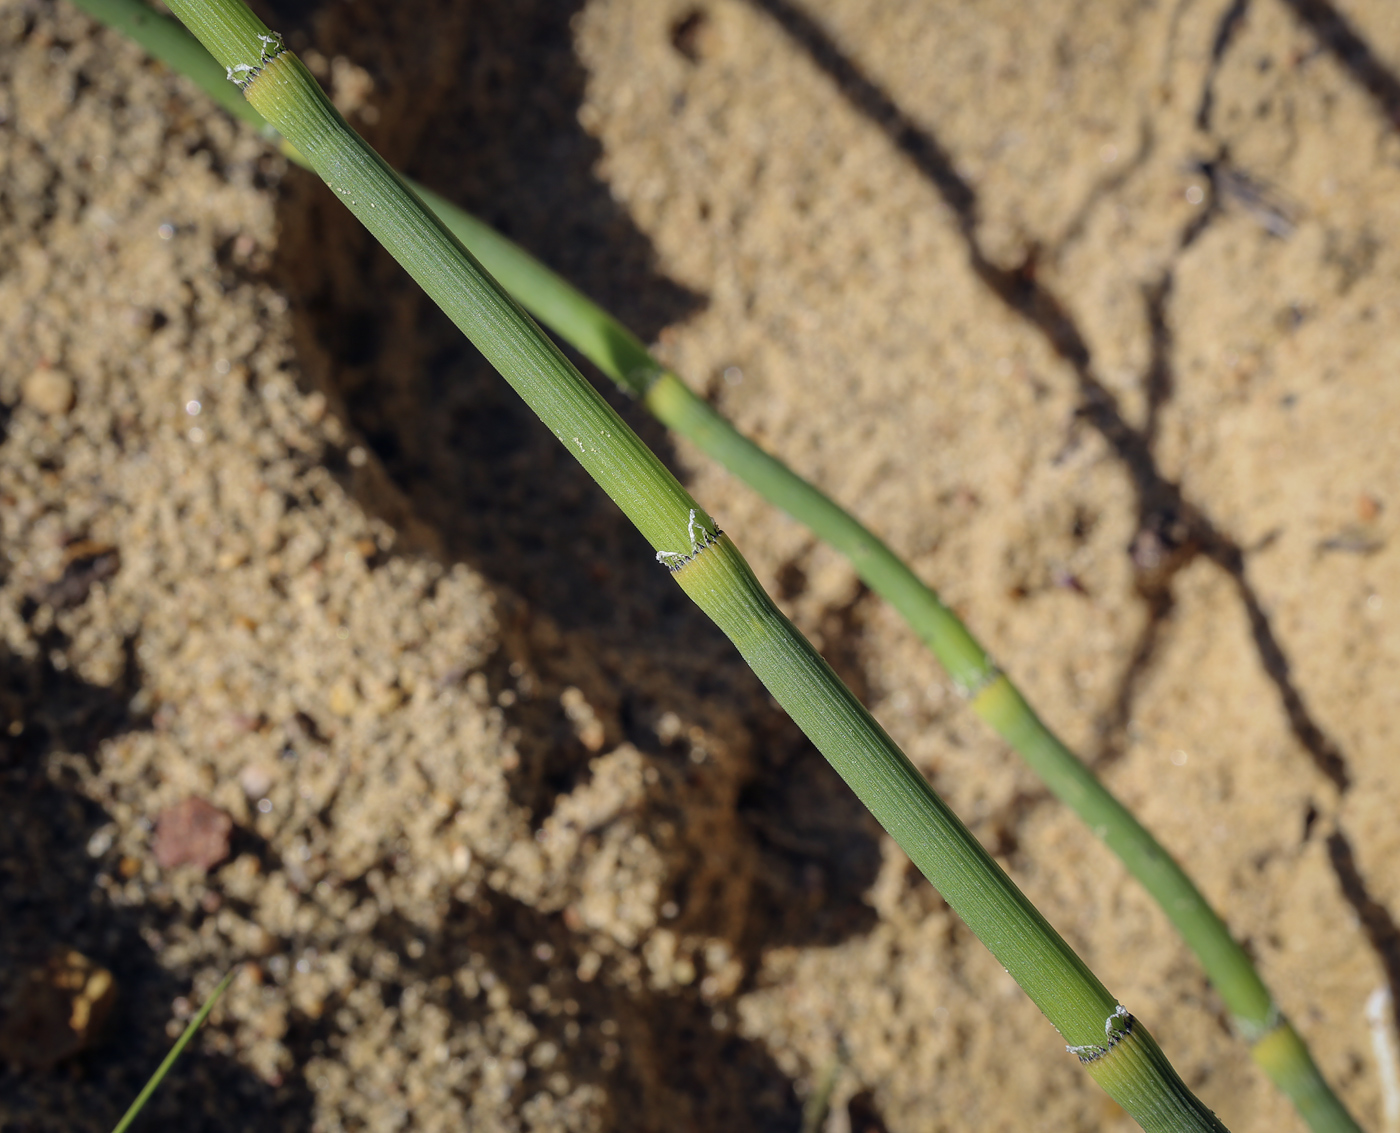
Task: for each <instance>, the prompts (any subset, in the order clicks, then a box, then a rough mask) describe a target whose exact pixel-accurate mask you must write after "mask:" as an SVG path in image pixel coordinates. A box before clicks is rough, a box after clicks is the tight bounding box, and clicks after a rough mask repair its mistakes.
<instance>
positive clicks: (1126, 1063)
mask: <svg viewBox="0 0 1400 1133" xmlns="http://www.w3.org/2000/svg"><path fill="white" fill-rule="evenodd" d="M170 6H171V7H172V8H173V9H174V11H175V13H176V15H178V16H179V17H180V19H181V20H182V21H183V22H184V23H185V24H186V26H188V27H189V28H190V30H191V31H193V32H194V33H195V35H196V37H197V38H199V40H200V41H201V42H202V43H203V44H204V45H205V46H206V47H207V48H208V49H209V50H210V52H211V53H212V54H213V56H214V58H215V59H216V60H218V62H219V63H220V65H222V66H223V67H224V68H225V69H226V74H227V75H228V77H229V78H230V79H233V80H234V81H236V82H237V83H238V85H239V86H240V87H241V88H242V89H243V93H244V96H245V97H246V98H247V99H248V101H249V102H250V103H251V104H252V105H253V106H254V107H255V108H256V109H257V110H258V111H259V113H261V114H262V115H263V117H264V118H266V119H267V120H268V121H269V122H271V123H272V124H273V125H274V126H276V127H277V128H278V130H280V131H281V132H282V134H283V135H284V136H285V137H286V138H287V139H288V140H289V141H290V142H291V143H292V144H293V145H294V146H295V147H296V149H297V150H298V152H299V153H301V154H302V155H303V156H304V157H305V158H306V159H307V161H309V162H310V164H311V167H312V168H313V169H315V171H316V172H317V173H318V174H319V175H320V176H321V177H322V178H323V179H324V180H325V181H326V182H327V184H328V185H330V187H331V188H332V189H333V190H334V191H335V192H336V193H337V194H339V196H340V197H341V199H342V201H343V202H344V203H345V204H346V206H347V207H348V208H349V209H350V210H351V211H352V212H353V213H354V214H355V215H356V217H358V218H359V220H360V221H361V222H362V223H363V224H364V225H365V226H366V227H367V228H368V229H369V230H370V231H371V232H372V233H373V234H374V236H375V237H376V238H377V239H379V240H380V242H381V243H383V244H384V246H385V247H386V248H387V249H388V250H389V251H390V253H391V254H393V255H394V257H395V258H396V259H397V260H398V261H399V262H400V263H401V264H402V265H403V267H404V268H405V269H406V270H407V271H408V272H409V274H410V275H412V276H413V278H414V279H415V280H417V282H418V283H419V284H420V285H421V286H422V287H423V289H424V290H425V291H427V293H428V294H429V295H430V296H431V297H432V298H433V300H434V301H435V302H437V303H438V305H439V306H441V307H442V308H443V310H444V311H445V312H446V313H447V314H448V316H449V317H450V318H451V319H452V320H453V321H454V322H455V323H456V324H457V326H458V327H459V328H460V329H461V330H462V331H463V333H465V334H466V335H467V336H468V338H470V339H471V341H472V342H473V343H474V344H475V345H476V347H477V349H479V350H480V351H481V352H482V354H484V355H485V356H486V358H487V359H488V360H489V361H490V362H491V363H492V364H493V365H494V366H495V367H496V368H497V370H499V371H500V372H501V374H502V376H503V377H505V378H506V380H507V381H508V382H510V384H511V385H512V386H513V387H514V388H515V390H516V391H517V392H518V393H519V394H520V395H521V396H522V397H523V398H524V400H525V401H526V402H527V404H529V405H530V407H531V408H532V409H533V410H534V411H535V413H536V414H538V415H539V417H540V418H541V420H543V421H544V422H545V424H546V425H547V426H548V427H549V428H550V429H551V431H552V432H553V433H554V435H555V436H556V437H557V438H558V439H559V441H560V442H561V443H562V444H563V445H564V446H565V447H566V448H568V449H569V450H570V451H571V452H573V453H574V455H575V456H576V458H577V459H578V460H579V462H580V463H581V464H583V465H584V467H585V468H586V469H587V470H588V471H589V473H590V474H591V475H592V476H593V477H594V479H595V480H597V481H598V483H599V485H600V486H601V487H602V488H603V489H604V491H606V492H607V493H608V494H609V495H610V496H611V497H612V498H613V500H614V501H615V502H616V503H617V504H618V506H619V507H621V508H622V510H623V512H624V513H625V514H626V515H627V516H628V518H629V519H631V521H632V522H633V523H634V524H635V525H636V526H637V528H638V529H639V530H640V531H641V532H642V534H643V535H644V536H646V538H647V540H648V541H649V542H650V543H651V544H652V546H653V548H654V549H655V551H656V555H657V558H658V560H659V561H660V562H661V563H663V564H664V565H665V566H666V567H667V569H669V570H670V571H671V572H672V573H673V575H674V576H675V578H676V580H677V582H679V583H680V585H681V587H682V589H684V590H685V591H686V593H687V594H689V595H690V596H691V598H692V599H693V600H694V601H695V602H696V604H697V605H699V606H700V607H701V609H703V610H704V611H705V612H706V613H707V614H709V615H710V617H712V618H713V619H714V620H715V622H716V623H717V624H718V625H719V626H720V627H721V629H723V630H724V631H725V633H726V634H728V636H729V637H730V638H731V640H733V641H734V643H735V645H736V646H737V647H738V648H739V651H740V653H741V654H742V655H743V656H744V658H745V659H746V660H747V661H748V662H749V664H750V665H751V666H752V667H753V669H754V671H755V672H756V673H757V674H758V676H759V678H760V679H761V680H762V681H763V682H764V684H765V685H766V686H767V687H768V689H769V690H770V691H771V692H772V693H773V695H774V696H775V697H776V698H777V700H778V701H779V703H781V704H782V705H783V706H784V708H786V709H787V711H788V712H789V714H790V715H791V716H792V717H793V719H794V720H795V721H796V722H797V723H798V725H799V726H800V727H801V728H802V729H803V730H804V731H805V732H806V733H807V735H808V736H809V737H810V738H811V739H812V740H813V742H814V743H815V744H816V746H817V747H818V748H819V749H820V750H821V751H822V752H823V754H825V755H826V756H827V758H828V759H829V760H830V761H831V762H832V764H833V765H834V766H835V767H836V769H837V771H838V772H839V773H840V774H841V776H842V777H843V778H844V779H845V780H846V782H847V783H848V784H849V785H850V786H851V787H852V789H853V790H854V791H855V792H856V794H857V795H858V796H859V797H860V798H861V799H862V801H863V802H865V804H866V805H867V806H868V807H869V808H870V809H871V811H872V812H873V813H874V814H875V816H876V817H877V818H878V819H879V820H880V822H881V824H882V825H884V827H885V828H886V829H887V830H889V831H890V833H891V834H892V835H893V836H894V837H895V839H896V840H897V841H898V842H899V843H900V845H901V846H903V848H904V849H905V851H906V852H907V853H908V854H909V856H910V857H911V858H912V859H913V860H914V862H915V863H916V864H917V865H918V866H919V867H920V869H922V870H923V871H924V873H925V874H926V875H927V876H928V877H929V879H930V880H931V881H932V882H933V883H934V885H935V886H937V888H938V889H939V891H940V892H941V893H942V894H943V896H944V897H945V898H946V899H947V901H948V903H949V904H950V905H951V906H952V907H953V908H954V909H955V910H956V911H957V912H958V913H959V915H960V916H961V917H962V918H963V920H964V921H966V922H967V924H968V925H969V927H970V928H972V930H973V931H974V932H975V933H976V934H977V935H978V936H979V937H980V938H981V939H982V940H983V942H984V943H986V944H987V946H988V947H989V948H990V949H991V950H992V952H993V954H995V955H996V957H997V958H998V959H999V960H1000V961H1001V962H1002V964H1003V965H1005V967H1006V968H1007V970H1008V971H1009V972H1010V973H1011V974H1012V975H1013V976H1014V977H1015V978H1016V980H1017V982H1019V983H1020V984H1021V986H1022V987H1023V988H1024V989H1025V990H1026V992H1027V994H1029V995H1030V997H1031V999H1032V1000H1033V1001H1034V1002H1035V1003H1036V1004H1037V1006H1039V1007H1040V1009H1041V1010H1042V1011H1043V1012H1044V1013H1045V1014H1046V1016H1047V1017H1048V1018H1049V1019H1050V1021H1051V1022H1052V1023H1053V1024H1054V1025H1055V1026H1056V1027H1057V1028H1059V1030H1060V1032H1061V1033H1062V1034H1063V1035H1064V1037H1065V1039H1066V1040H1067V1041H1068V1043H1069V1045H1070V1049H1071V1050H1072V1051H1073V1052H1074V1053H1075V1054H1077V1055H1078V1057H1079V1059H1080V1061H1081V1062H1082V1063H1084V1064H1085V1065H1086V1066H1087V1068H1088V1070H1089V1073H1090V1074H1091V1075H1092V1076H1093V1077H1094V1078H1095V1079H1096V1080H1097V1081H1098V1082H1099V1083H1100V1085H1102V1086H1103V1087H1104V1088H1105V1089H1106V1090H1107V1091H1108V1093H1109V1094H1110V1095H1111V1096H1112V1097H1113V1098H1114V1099H1115V1100H1116V1101H1117V1102H1118V1103H1119V1104H1120V1105H1121V1106H1123V1108H1124V1109H1125V1110H1126V1111H1127V1112H1128V1113H1130V1114H1131V1115H1132V1116H1133V1117H1134V1118H1135V1119H1136V1120H1137V1121H1138V1123H1139V1124H1140V1125H1142V1127H1143V1128H1144V1129H1148V1130H1221V1129H1223V1128H1224V1126H1223V1125H1221V1124H1220V1122H1219V1121H1218V1120H1217V1119H1216V1118H1215V1116H1214V1115H1213V1114H1212V1113H1211V1112H1210V1111H1209V1110H1208V1109H1206V1108H1205V1107H1204V1106H1203V1105H1202V1104H1201V1103H1200V1101H1199V1100H1197V1099H1196V1097H1195V1096H1194V1095H1193V1094H1192V1093H1191V1091H1190V1090H1189V1089H1188V1088H1187V1087H1186V1086H1185V1084H1184V1083H1183V1082H1182V1081H1181V1079H1180V1077H1179V1076H1178V1075H1177V1074H1176V1072H1175V1071H1174V1070H1173V1069H1172V1067H1171V1065H1170V1063H1169V1062H1168V1061H1167V1059H1166V1057H1165V1056H1164V1055H1163V1054H1162V1052H1161V1050H1160V1048H1159V1047H1158V1046H1157V1044H1156V1042H1155V1041H1154V1040H1153V1039H1152V1037H1151V1035H1150V1034H1149V1033H1148V1031H1147V1028H1146V1027H1145V1026H1144V1025H1143V1024H1142V1023H1141V1022H1140V1021H1139V1020H1136V1019H1134V1018H1133V1016H1132V1015H1130V1014H1129V1013H1128V1012H1127V1011H1126V1009H1124V1008H1123V1007H1122V1006H1121V1005H1119V1004H1118V1002H1117V1000H1115V999H1114V997H1113V996H1112V995H1110V994H1109V992H1108V991H1107V990H1106V989H1105V988H1104V986H1103V985H1102V984H1101V983H1100V982H1099V981H1098V980H1097V979H1096V978H1095V977H1094V975H1093V973H1092V972H1090V971H1089V969H1088V967H1087V966H1086V965H1085V964H1084V962H1083V961H1082V960H1081V959H1080V958H1079V957H1078V955H1076V954H1075V952H1074V950H1073V949H1072V948H1070V947H1069V945H1068V944H1066V943H1065V941H1064V940H1063V939H1062V938H1061V937H1060V936H1059V934H1058V933H1056V932H1055V930H1054V929H1053V928H1051V927H1050V925H1049V923H1048V922H1047V921H1046V920H1045V919H1044V917H1042V916H1041V915H1040V913H1039V912H1038V911H1037V910H1036V909H1035V907H1034V906H1033V905H1032V904H1031V903H1030V901H1029V900H1028V899H1027V898H1026V896H1025V895H1024V894H1023V893H1021V891H1020V890H1019V889H1018V888H1017V887H1016V885H1015V883H1014V882H1013V881H1012V880H1011V879H1010V878H1009V877H1007V875H1006V874H1005V873H1004V872H1003V871H1002V869H1001V868H1000V867H999V866H998V865H997V864H996V862H995V861H993V860H992V858H991V856H990V855H989V854H988V853H987V852H986V850H984V849H983V848H982V846H981V844H980V843H979V842H978V841H977V839H976V838H974V837H973V836H972V834H971V833H970V832H969V831H968V830H967V828H966V827H965V826H963V824H962V823H961V822H960V821H959V820H958V819H957V817H956V816H955V815H954V814H953V813H952V811H951V810H949V808H948V807H947V805H946V804H945V803H944V802H943V801H942V800H941V799H940V798H939V797H938V795H937V794H936V793H934V791H933V789H932V788H931V787H930V786H929V784H928V782H927V781H926V780H925V779H924V777H923V776H922V775H921V774H920V773H919V771H918V769H917V768H915V767H914V766H913V764H912V763H910V762H909V760H908V758H907V757H906V756H905V755H904V754H903V753H902V752H901V751H900V750H899V748H898V747H897V746H896V745H895V743H894V741H892V740H891V739H890V738H889V737H888V736H887V735H886V734H885V733H884V731H883V730H882V729H881V728H880V726H879V725H878V724H877V723H876V722H875V720H874V719H873V717H871V716H870V714H869V713H868V712H866V710H865V709H864V708H863V707H862V706H861V704H860V702H859V701H858V700H856V698H855V697H854V695H852V693H851V692H850V690H848V689H847V688H846V687H845V685H843V684H842V683H841V681H840V679H839V678H838V677H837V676H836V675H835V674H834V673H833V672H832V671H831V668H830V667H829V666H828V665H827V664H826V663H825V662H824V661H823V660H822V659H821V657H820V656H819V655H818V654H817V652H816V651H815V650H814V649H813V648H812V646H811V645H810V643H808V642H807V640H806V639H805V638H804V637H802V635H801V634H800V633H798V632H797V630H796V628H795V627H794V626H793V625H792V623H791V622H789V621H788V619H787V618H786V617H784V616H783V614H782V612H781V611H780V610H779V609H778V608H777V606H776V605H775V604H774V602H773V601H772V599H771V598H770V597H769V596H768V595H767V593H766V592H765V591H764V590H763V588H762V587H761V586H760V585H759V583H758V581H757V579H755V577H754V575H753V572H752V571H751V570H750V569H749V567H748V564H747V563H746V562H745V561H744V559H743V557H742V556H741V555H740V554H739V552H738V550H737V549H736V548H735V547H734V545H733V543H732V542H731V541H730V539H729V537H728V536H726V535H724V534H722V533H721V532H720V531H719V529H718V528H717V527H716V526H715V523H714V521H713V520H712V519H711V518H710V517H709V516H708V515H706V514H705V513H704V511H703V510H702V509H701V508H700V507H699V505H698V504H696V503H695V501H694V500H692V499H691V497H690V495H689V493H688V492H687V491H686V490H685V489H684V488H683V487H682V486H681V485H680V483H679V482H678V481H677V480H676V479H675V478H674V477H673V476H672V475H671V474H670V473H669V472H668V471H667V470H666V469H665V467H664V466H663V465H662V464H661V462H660V461H659V460H658V459H657V458H656V456H655V455H654V454H653V453H652V452H651V451H650V450H649V449H648V448H647V447H646V446H645V445H644V444H643V443H642V441H641V440H640V439H639V438H638V437H637V436H636V435H635V434H634V433H633V432H632V430H631V429H630V428H628V426H627V425H626V424H625V423H624V422H623V421H622V419H621V418H620V417H618V416H617V414H616V413H615V412H613V410H612V409H611V408H610V407H609V406H608V405H607V403H606V402H605V401H604V400H603V398H602V396H601V395H600V394H599V393H598V392H597V390H595V389H594V388H593V386H592V385H590V384H589V383H588V381H587V380H586V379H585V378H584V377H583V376H582V375H581V374H580V373H579V372H578V371H577V370H576V369H575V368H574V367H573V366H572V365H571V364H570V363H569V361H568V360H567V359H566V358H565V357H564V355H563V353H562V352H561V351H560V350H559V348H558V347H556V346H555V345H554V343H553V342H552V341H551V340H550V339H549V338H548V337H547V336H546V335H545V334H544V333H543V332H542V331H541V330H540V329H539V328H538V327H537V326H536V325H535V324H534V323H533V322H532V321H531V320H530V318H529V316H528V315H526V314H525V312H524V311H523V310H522V309H521V308H520V307H518V306H517V305H516V303H515V302H514V301H513V300H512V299H511V298H510V296H509V295H508V294H507V293H506V292H505V290H504V289H503V288H502V287H501V286H500V284H498V283H497V282H496V281H495V280H494V279H492V278H491V276H490V275H488V274H487V273H486V271H485V269H483V268H482V267H481V265H480V264H479V263H478V262H477V260H476V259H475V258H474V257H473V256H472V255H471V253H469V252H468V251H467V250H466V249H465V248H464V247H463V246H462V245H461V244H460V243H459V242H458V241H457V239H456V238H455V237H454V236H453V235H452V234H451V232H450V231H449V230H448V229H447V227H446V226H445V225H444V224H443V223H442V221H440V220H439V219H438V218H437V217H436V216H435V215H434V214H433V213H432V212H430V211H429V210H428V208H427V207H426V206H425V205H424V204H423V203H422V202H421V201H420V200H419V199H418V198H417V196H416V195H415V194H414V193H413V191H412V190H411V189H409V187H408V186H407V184H406V183H405V182H404V180H403V179H402V178H401V177H400V176H399V175H398V174H397V173H395V172H394V171H393V170H392V169H391V168H389V166H388V165H387V164H386V163H385V162H384V161H383V159H381V158H380V157H379V155H378V154H376V153H375V152H374V151H373V150H372V149H371V148H370V147H369V146H368V145H367V144H366V143H365V142H364V141H363V140H362V139H361V138H360V137H359V136H358V135H357V134H355V132H354V131H353V130H351V129H350V127H349V126H348V125H347V124H346V122H345V120H344V119H343V118H342V117H341V116H340V114H339V113H338V112H337V111H336V109H335V107H334V106H333V105H332V104H331V102H330V100H329V99H328V98H326V96H325V94H324V92H323V91H322V90H321V89H320V87H319V86H318V85H317V83H316V81H315V79H314V78H313V77H312V75H311V73H310V72H309V71H308V70H307V69H306V68H305V66H303V65H302V63H301V61H300V60H299V59H298V58H297V57H296V55H295V54H294V53H293V52H291V51H287V50H286V49H285V48H284V46H283V43H282V40H281V37H280V36H277V35H275V34H274V33H272V32H270V31H269V30H268V29H267V28H266V27H265V26H264V25H263V24H262V23H261V22H260V21H259V20H258V19H257V18H256V17H255V16H254V15H253V14H252V12H250V11H249V10H248V8H247V7H246V6H245V5H244V4H243V3H242V2H241V0H172V2H171V5H170ZM1008 1053H1010V1052H1008Z"/></svg>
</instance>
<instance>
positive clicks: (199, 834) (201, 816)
mask: <svg viewBox="0 0 1400 1133" xmlns="http://www.w3.org/2000/svg"><path fill="white" fill-rule="evenodd" d="M232 830H233V819H231V818H230V817H229V816H228V815H227V814H225V813H224V812H223V811H221V810H220V809H219V808H218V807H216V806H214V805H213V804H212V803H207V802H205V801H204V800H203V799H185V800H183V801H182V802H178V803H176V804H175V805H174V806H168V807H166V808H165V809H164V810H163V811H161V812H160V817H159V818H157V819H156V836H155V841H154V844H153V846H152V849H153V850H154V851H155V856H156V864H157V865H158V866H160V868H161V869H173V868H174V867H175V866H181V865H193V866H198V867H199V868H200V869H206V870H207V869H211V868H212V867H214V866H216V865H218V864H219V863H220V862H221V861H223V860H224V859H225V858H226V857H228V836H229V833H230V832H231V831H232Z"/></svg>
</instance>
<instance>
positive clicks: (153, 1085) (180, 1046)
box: [112, 965, 238, 1133]
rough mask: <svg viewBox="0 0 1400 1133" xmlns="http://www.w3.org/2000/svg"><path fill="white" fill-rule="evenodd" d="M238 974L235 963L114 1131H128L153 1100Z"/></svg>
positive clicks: (116, 1132) (119, 1132)
mask: <svg viewBox="0 0 1400 1133" xmlns="http://www.w3.org/2000/svg"><path fill="white" fill-rule="evenodd" d="M237 974H238V967H237V966H236V965H235V966H234V967H233V968H232V969H231V970H230V971H229V973H228V975H226V976H225V977H224V978H223V979H221V980H220V981H219V986H218V987H216V988H215V989H214V990H213V991H212V992H210V993H209V998H208V999H206V1000H205V1001H204V1006H203V1007H201V1008H200V1009H199V1011H198V1013H197V1014H196V1015H195V1017H194V1018H193V1019H191V1020H190V1023H189V1026H187V1027H186V1028H185V1029H184V1031H183V1032H182V1033H181V1035H180V1037H179V1038H178V1039H176V1040H175V1045H174V1046H172V1047H171V1048H170V1053H169V1054H167V1055H166V1056H165V1059H164V1061H162V1062H161V1064H160V1065H159V1066H157V1067H156V1072H155V1073H154V1074H152V1075H151V1080H150V1081H149V1082H147V1083H146V1084H145V1086H143V1087H142V1088H141V1092H140V1093H139V1094H137V1095H136V1100H135V1101H134V1102H132V1103H131V1107H130V1108H129V1109H128V1110H127V1111H126V1113H124V1114H123V1115H122V1119H121V1120H120V1121H118V1122H117V1124H116V1127H115V1128H114V1129H113V1130H112V1133H126V1130H127V1128H128V1127H129V1126H130V1125H131V1123H132V1122H133V1121H135V1120H136V1118H137V1115H138V1114H140V1112H141V1110H142V1109H144V1108H145V1106H146V1103H147V1102H148V1101H150V1100H151V1095H152V1094H154V1093H155V1092H156V1089H157V1087H159V1086H160V1084H161V1082H163V1081H165V1076H166V1075H167V1074H169V1073H170V1068H171V1067H172V1066H174V1065H175V1060H176V1059H177V1058H179V1057H180V1055H181V1053H183V1051H184V1049H185V1047H187V1046H189V1044H190V1040H191V1039H192V1038H194V1035H195V1032H196V1031H198V1030H199V1028H200V1027H202V1026H203V1025H204V1020H205V1019H207V1018H209V1012H211V1011H213V1010H214V1004H216V1003H218V1002H219V1000H220V999H221V998H222V997H223V994H224V992H226V991H227V990H228V985H229V984H231V983H233V977H234V976H236V975H237Z"/></svg>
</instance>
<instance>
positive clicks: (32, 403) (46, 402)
mask: <svg viewBox="0 0 1400 1133" xmlns="http://www.w3.org/2000/svg"><path fill="white" fill-rule="evenodd" d="M20 395H21V396H22V397H23V398H24V404H25V405H27V406H29V408H31V409H33V410H34V411H35V412H37V413H42V414H43V415H44V416H45V417H61V416H63V414H65V413H67V412H68V411H69V410H70V409H72V408H73V379H72V378H70V377H69V376H68V375H67V374H65V373H64V372H63V371H62V370H51V369H49V368H48V367H47V366H41V367H40V368H39V369H37V370H35V371H34V372H33V373H32V374H30V375H29V377H27V378H25V379H24V384H23V385H22V386H21V387H20Z"/></svg>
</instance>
